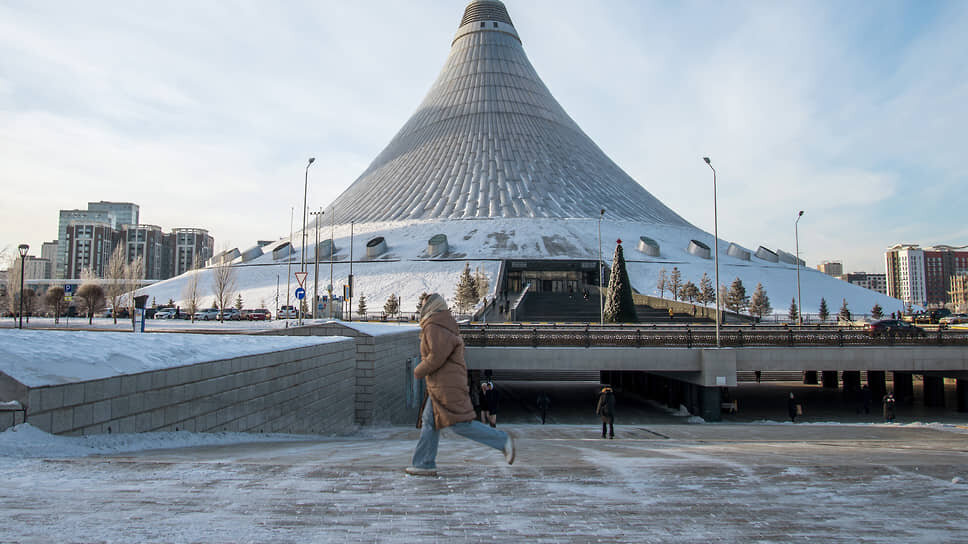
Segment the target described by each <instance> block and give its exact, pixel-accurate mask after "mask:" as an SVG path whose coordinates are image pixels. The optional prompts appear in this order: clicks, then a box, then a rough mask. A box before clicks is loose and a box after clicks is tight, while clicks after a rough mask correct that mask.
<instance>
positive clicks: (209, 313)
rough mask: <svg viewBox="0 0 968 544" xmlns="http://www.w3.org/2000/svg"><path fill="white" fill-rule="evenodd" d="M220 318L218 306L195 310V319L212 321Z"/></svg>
mask: <svg viewBox="0 0 968 544" xmlns="http://www.w3.org/2000/svg"><path fill="white" fill-rule="evenodd" d="M215 319H218V308H208V309H206V310H199V311H197V312H195V321H212V320H215Z"/></svg>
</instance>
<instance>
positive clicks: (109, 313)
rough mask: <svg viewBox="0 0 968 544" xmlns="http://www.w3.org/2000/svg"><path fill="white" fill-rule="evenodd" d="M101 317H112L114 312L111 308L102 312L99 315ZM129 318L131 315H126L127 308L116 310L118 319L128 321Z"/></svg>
mask: <svg viewBox="0 0 968 544" xmlns="http://www.w3.org/2000/svg"><path fill="white" fill-rule="evenodd" d="M101 317H114V310H113V309H112V308H108V309H106V310H104V313H102V314H101ZM129 317H131V314H129V313H128V309H127V308H121V309H120V310H118V319H128V318H129Z"/></svg>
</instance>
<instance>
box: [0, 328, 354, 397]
mask: <svg viewBox="0 0 968 544" xmlns="http://www.w3.org/2000/svg"><path fill="white" fill-rule="evenodd" d="M339 339H341V337H319V336H261V335H260V336H248V335H217V334H205V335H198V334H131V333H120V332H90V331H34V330H18V329H6V330H0V372H3V373H5V374H7V375H9V376H11V377H12V378H14V379H16V380H17V381H19V382H20V383H22V384H24V385H26V386H28V387H41V386H45V385H57V384H63V383H70V382H76V381H84V380H95V379H100V378H108V377H111V376H118V375H122V374H134V373H138V372H144V371H148V370H157V369H160V368H169V367H176V366H184V365H190V364H195V363H201V362H206V361H218V360H222V359H231V358H233V357H241V356H244V355H254V354H258V353H271V352H273V351H281V350H287V349H294V348H299V347H305V346H313V345H317V344H325V343H329V342H334V341H337V340H339Z"/></svg>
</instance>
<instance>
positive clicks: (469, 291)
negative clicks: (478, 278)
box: [454, 263, 478, 314]
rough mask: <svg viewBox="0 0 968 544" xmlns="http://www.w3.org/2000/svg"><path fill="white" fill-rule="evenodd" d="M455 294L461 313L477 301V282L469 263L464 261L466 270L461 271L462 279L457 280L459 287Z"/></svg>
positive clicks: (458, 309) (464, 312) (465, 311)
mask: <svg viewBox="0 0 968 544" xmlns="http://www.w3.org/2000/svg"><path fill="white" fill-rule="evenodd" d="M454 296H455V302H457V311H458V312H459V313H461V314H466V313H467V310H469V309H470V308H471V307H472V306H474V304H476V303H477V300H478V298H477V282H475V281H474V276H472V275H471V265H470V264H469V263H464V271H463V272H461V274H460V279H458V280H457V289H456V293H455V295H454Z"/></svg>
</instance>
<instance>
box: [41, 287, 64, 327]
mask: <svg viewBox="0 0 968 544" xmlns="http://www.w3.org/2000/svg"><path fill="white" fill-rule="evenodd" d="M44 303H45V304H46V305H47V308H48V309H49V310H50V311H51V312H53V313H54V324H55V325H56V324H58V323H60V314H61V312H62V311H63V309H64V306H65V301H64V288H63V287H60V286H59V285H55V286H53V287H51V288H50V289H48V290H47V292H46V293H44Z"/></svg>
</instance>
